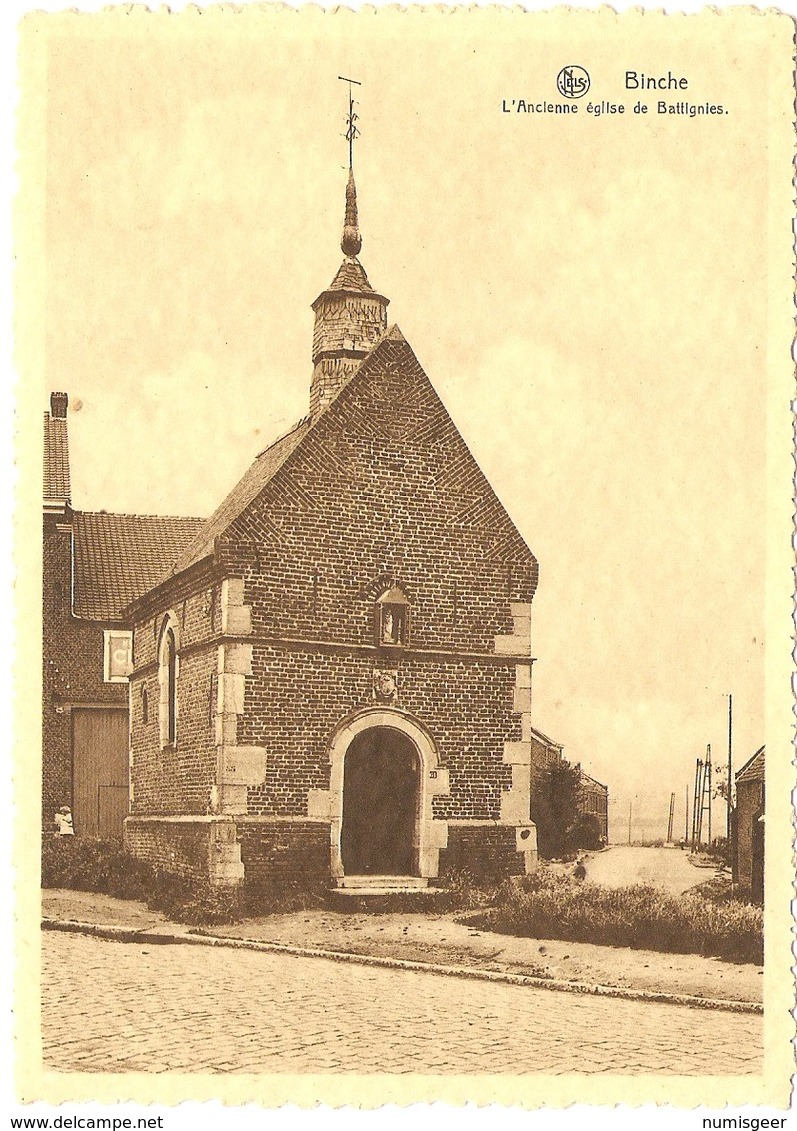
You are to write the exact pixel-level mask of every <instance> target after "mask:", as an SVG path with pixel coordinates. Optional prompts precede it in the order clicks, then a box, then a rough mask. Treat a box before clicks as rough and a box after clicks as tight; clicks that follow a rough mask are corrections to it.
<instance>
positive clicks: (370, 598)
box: [132, 339, 537, 875]
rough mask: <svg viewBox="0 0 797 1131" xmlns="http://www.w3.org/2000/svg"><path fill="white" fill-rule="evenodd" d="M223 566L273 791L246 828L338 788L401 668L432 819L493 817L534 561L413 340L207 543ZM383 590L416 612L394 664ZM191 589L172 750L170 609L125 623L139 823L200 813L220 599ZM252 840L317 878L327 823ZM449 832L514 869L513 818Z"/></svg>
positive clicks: (504, 772) (248, 716)
mask: <svg viewBox="0 0 797 1131" xmlns="http://www.w3.org/2000/svg"><path fill="white" fill-rule="evenodd" d="M214 568H215V570H216V576H218V577H219V578H220V577H221V576H226V577H231V578H239V579H242V580H243V582H244V588H243V600H244V603H245V604H246V605H247V606H248V607H249V608H251V627H252V632H251V636H246V637H245V639H246V640H247V641H248V642H251V644H252V648H253V650H252V667H251V674H249V673H248V672H247V673H246V675H245V688H244V704H243V713H242V714H241V713H239V714H238V717H237V721H236V734H235V739H234V741H235V742H236V743H237V744H238V745H240V746H241V747H243V748H250V749H251V748H257V749H260V750H263V751H265V765H266V770H265V774H266V780H265V783H264V784H261V785H249V787H248V790H247V791H246V792H247V801H246V806H247V813H248V815H249V816H262V817H292V818H302V817H306V816H307V814H308V793H309V791H311V790H325V789H329V784H330V783H329V763H328V748H329V741H330V737H331V735H332V732H333V731H334V729H335V727H336V726H338V725H339V723H340V722H341V720H342V719H344V718H345V717H346V716H347V715H349V714H350V713H351V712H353V711H355V710H356V709H358V708H362V707H367V706H372V705H374V689H373V676H374V669H375V668H377V667H378V668H385V667H387V668H390V669H392V670H398V686H399V693H398V701H397V703H396V704H395V705H397V706H399V707H400V708H401V709H402V710H404V711H406V712H408V713H410V714H412V715H413V716H414V717H416V718H417V719H418V721H419V722H420V723H421V724H422V726H424V727H425V728H426V729H427V730H428V732H429V733H430V734H431V735H432V737H433V740H434V743H435V745H436V747H437V750H438V753H439V755H440V759H441V763H442V765H444V766H445V767H447V769H448V771H449V786H450V792H449V793H448V794H446V795H440V796H435V798H434V803H433V804H434V817H435V818H436V819H438V820H445V819H458V820H473V819H476V820H494V821H497V820H499V818H500V816H501V802H502V794H504V793H505V791H507V790H509V788H510V786H512V782H513V779H512V767H511V766H510V765H508V764H505V762H504V753H505V750H504V744H505V743H506V742H518V741H519V740H520V739H521V737H522V736H521V723H520V717H519V715H518V714H516V713H515V709H514V708H515V696H516V694H517V688H516V667H515V664H514V663H513V662H512V660H511V659H510V658H504V657H503V656H499V657H498V658H496V653H495V648H496V637H503V638H505V639H506V638H508V637H511V636H512V634H513V630H514V627H515V622H514V620H513V616H512V607H511V602H529V601H531V599H532V597H533V594H534V590H535V588H536V584H537V563H536V561H535V559H534V557H533V555H532V554H531V553H530V551H529V550H528V549H527V547H526V546H525V544H524V543H523V541H522V539H521V538H520V535H519V534H518V532H517V530H516V529H515V527H514V526H513V524H512V522H511V521H510V519H509V518H508V516H507V515H506V513H505V512H504V510H503V508H502V507H501V505H500V503H499V502H498V500H497V499H496V497H495V495H494V493H493V492H492V490H491V488H490V487H489V485H488V484H487V482H486V480H485V479H484V477H483V476H482V474H481V472H480V470H479V469H478V467H477V466H476V464H475V462H474V461H473V459H472V457H471V456H470V454H469V453H468V451H467V448H466V447H465V444H464V442H463V441H462V439H461V438H460V436H459V434H458V433H457V431H456V429H455V428H454V426H453V424H452V422H451V420H450V419H449V417H448V415H447V413H446V412H445V410H444V408H443V406H442V404H441V403H440V401H439V399H438V398H437V396H436V394H435V392H434V390H433V389H432V387H431V385H430V384H429V382H428V379H427V378H426V377H425V375H424V374H423V372H422V371H421V369H420V367H419V366H418V364H417V362H416V360H415V358H414V356H413V354H412V352H411V351H410V350H409V347H407V346H406V343H403V341H393V340H391V339H386V340H385V341H383V343H382V344H381V345H380V346H379V347H378V349H377V350H375V351H374V353H373V354H372V355H371V357H370V358H369V359H368V360H367V361H366V362H365V364H364V365H363V367H362V368H361V370H360V371H359V373H358V375H357V376H356V377H355V378H354V379H353V380H352V382H351V383H350V384H349V385H348V386H347V387H346V388H345V389H344V390H343V391H342V392H341V394H340V395H339V397H338V398H337V399H336V401H335V402H334V403H333V404H332V405H331V406H330V408H329V409H328V410H327V411H326V412H325V413H324V414H323V415H322V416H321V417H320V418H319V420H318V421H317V423H316V425H315V426H314V428H313V430H312V431H311V433H310V434H309V436H308V438H307V439H306V440H305V442H304V443H303V444H302V445H300V447H299V448H298V449H297V450H296V451H294V452H293V453H292V455H291V456H289V457H288V460H287V461H286V464H285V465H284V466H283V468H282V470H281V471H280V472H278V473H277V474H276V476H275V477H274V478H273V479H272V481H271V483H270V484H269V485H268V486H267V487H266V488H265V489H264V490H263V491H262V492H261V493H260V495H259V496H257V497H256V499H255V500H254V501H253V502H252V503H251V504H250V505H249V506H248V507H247V509H246V510H245V511H244V513H243V514H242V515H240V516H239V517H238V518H237V519H236V520H235V521H234V522H233V523H232V524H231V526H230V527H229V528H228V529H227V531H226V533H225V534H223V535H222V536H220V538H219V539H218V540H217V543H216V558H215V566H214ZM394 583H399V584H400V585H401V586H402V588H403V590H404V592H405V593H406V596H407V598H408V600H409V602H410V606H411V632H410V640H409V643H408V646H407V647H406V648H405V649H404V650H401V651H399V652H392V653H390V654H386V653H385V652H384V651H383V650H380V649H378V648H377V647H376V644H375V640H374V607H375V601H376V599H377V598H378V597H379V596H380V595H381V594H382V593H383V592H384V591H385V590H386V589H388V588H390V587H391V586H392V585H393V584H394ZM189 584H190V579H189V577H188V575H187V576H186V577H185V578H182V579H181V578H176V579H175V581H174V583H173V584H172V586H171V589H170V593H171V595H170V596H169V601H170V602H171V611H172V616H173V618H174V619H175V621H176V629H177V632H178V637H179V651H180V667H179V677H178V700H179V717H178V722H177V733H178V737H177V743H176V747H175V749H173V750H171V749H166V750H162V749H161V748H160V744H159V741H158V739H159V728H158V720H157V713H158V702H159V697H160V696H159V685H158V669H157V647H158V640H159V638H160V633H161V631H162V628H163V617H164V615H165V612H166V609H165V607H161V608H160V609H159V610H158V612H157V615H153V614H148V616H147V617H144V618H142V619H141V621H140V623H137V624H136V626H135V642H134V660H135V669H136V670H135V675H134V677H133V681H132V682H133V702H134V710H133V721H132V761H133V782H134V795H133V812H175V813H176V812H186V813H190V812H194V813H200V812H203V811H204V810H205V807H206V806H207V799H208V793H209V788H210V784H211V782H212V780H213V774H214V768H215V751H214V736H213V731H212V728H211V724H210V711H209V694H210V684H209V681H210V678H211V675H212V673H213V671H214V670H215V668H216V664H217V651H216V649H217V644H218V643H219V641H220V640H221V639H222V638H221V636H220V633H221V624H220V608H219V600H220V588H219V586H218V584H217V586H216V587H214V586H213V585H212V584H210V583H208V582H207V580H205V581H197V582H196V583H195V587H194V589H193V591H192V590H190V588H188V586H189ZM180 586H183V589H182V590H180ZM178 593H179V599H178ZM519 639H520V638H519ZM521 646H522V640H521V641H520V644H519V647H521ZM144 682H146V684H147V686H148V691H149V710H150V721H149V723H148V724H147V725H146V726H144V724H143V722H142V721H141V717H140V715H141V689H142V685H143V683H144ZM225 741H227V740H225ZM526 816H527V815H526ZM237 819H239V818H237ZM521 819H522V818H521ZM256 827H257V825H256V823H255V824H254V825H252V826H251V827H249V826H246V825H245V824H242V828H245V829H246V831H245V832H242V834H241V835H242V841H241V843H242V859H243V861H244V864H245V866H246V864H247V860H248V862H249V864H250V865H251V866H252V868H254V870H255V871H256V872H257V873H258V874H263V875H264V874H266V873H268V872H273V873H275V874H276V873H278V872H279V871H280V869H281V868H282V867H283V863H282V862H284V863H285V867H286V868H287V867H288V862H289V861H290V859H291V854H292V853H293V854H294V856H295V866H296V867H299V868H301V867H302V866H303V865H302V863H301V861H302V859H303V858H304V857H305V856H307V858H308V859H309V860H310V861H311V863H310V865H308V867H310V869H311V871H312V870H314V869H315V868H316V866H318V867H319V868H320V867H321V866H322V864H321V861H322V860H323V868H324V871H325V873H326V874H328V870H329V839H328V827H327V835H326V838H325V839H324V843H323V846H322V837H323V834H322V832H320V831H319V828H321V829H323V828H324V826H318V825H312V824H309V825H308V826H307V827H306V828H305V826H304V825H302V824H296V823H294V822H285V823H284V825H283V824H280V825H273V826H267V825H266V824H265V823H262V824H261V825H260V826H259V830H258V831H257V833H255V832H254V831H253V830H254V829H255V828H256ZM288 829H290V830H291V831H286V830H288ZM456 836H457V837H459V838H460V840H459V841H457V842H456V844H454V845H453V846H452V847H451V848H450V849H449V853H453V854H454V855H456V854H457V853H459V854H460V855H462V853H465V854H466V855H467V853H468V852H469V851H470V849H467V847H461V845H472V846H476V845H482V848H478V849H477V848H476V847H474V848H473V852H474V853H476V855H478V853H479V852H481V851H482V850H484V851H487V852H488V857H489V859H490V860H497V859H498V858H499V856H500V857H501V858H502V859H503V860H504V864H505V865H506V866H505V867H503V865H502V870H503V871H506V870H507V869H508V870H510V871H511V870H518V869H519V868H521V867H522V855H521V854H520V853H519V851H518V850H517V846H516V844H515V839H514V837H515V832H514V828H513V827H511V825H508V826H504V828H503V829H502V830H500V831H498V832H492V833H483V832H478V833H476V832H474V833H469V834H459V833H457V834H456ZM463 838H464V839H463ZM457 844H459V845H460V847H457ZM291 845H293V848H291ZM485 845H486V846H487V847H486V848H485V847H484V846H485ZM322 847H323V850H322ZM502 854H504V855H503V856H502ZM490 866H491V867H492V865H490ZM496 866H497V865H496Z"/></svg>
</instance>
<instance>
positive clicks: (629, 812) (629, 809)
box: [628, 801, 633, 844]
mask: <svg viewBox="0 0 797 1131" xmlns="http://www.w3.org/2000/svg"><path fill="white" fill-rule="evenodd" d="M632 805H633V802H632V801H629V802H628V843H629V844H630V843H631V806H632Z"/></svg>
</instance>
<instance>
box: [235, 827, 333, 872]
mask: <svg viewBox="0 0 797 1131" xmlns="http://www.w3.org/2000/svg"><path fill="white" fill-rule="evenodd" d="M236 824H237V826H238V839H239V841H240V844H241V860H242V862H243V865H244V868H245V881H244V882H245V884H246V886H247V887H248V888H258V887H262V888H268V887H279V886H283V885H287V884H294V883H296V884H300V885H303V886H307V887H311V886H316V885H324V884H328V883H329V825H328V824H326V823H322V822H311V821H280V822H276V823H273V824H272V823H266V822H260V821H247V820H246V818H240V819H239V820H237V821H236Z"/></svg>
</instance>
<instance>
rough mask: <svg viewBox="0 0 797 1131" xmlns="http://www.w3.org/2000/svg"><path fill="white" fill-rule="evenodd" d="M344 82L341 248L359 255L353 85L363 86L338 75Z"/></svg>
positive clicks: (355, 116)
mask: <svg viewBox="0 0 797 1131" xmlns="http://www.w3.org/2000/svg"><path fill="white" fill-rule="evenodd" d="M338 78H339V79H341V81H342V82H347V83H348V84H349V113H348V116H347V118H346V134H345V137H346V140H347V141H348V143H349V179H348V182H347V184H346V215H345V217H344V220H343V239H342V240H341V241H340V248H341V251H342V252H343V254H344V255H352V256H354V255H359V254H360V250H361V248H362V246H363V241H362V237H361V235H360V228H359V224H358V219H357V186H356V185H355V183H354V139H355V138H356V137H359V135H360V131H359V130H358V129H357V126H356V124H355V123H356V122H357V115H356V114H355V113H354V98H353V96H352V85H354V86H361V85H362V84H361V83H360V82H359V81H358V80H357V79H348V78H345V77H344V76H343V75H338Z"/></svg>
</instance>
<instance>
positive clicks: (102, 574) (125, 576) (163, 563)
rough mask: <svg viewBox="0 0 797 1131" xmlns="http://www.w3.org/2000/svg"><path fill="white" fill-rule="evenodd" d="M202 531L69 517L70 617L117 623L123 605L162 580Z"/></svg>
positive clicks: (155, 518) (137, 520)
mask: <svg viewBox="0 0 797 1131" xmlns="http://www.w3.org/2000/svg"><path fill="white" fill-rule="evenodd" d="M202 526H203V520H202V519H201V518H172V517H167V516H164V515H140V514H108V513H107V512H105V511H99V512H92V511H75V513H74V539H75V542H74V546H75V592H74V613H75V615H76V616H78V617H85V618H86V619H88V620H101V621H106V620H111V621H112V620H120V619H121V616H122V609H124V608H125V606H126V605H128V604H129V603H130V602H131V601H133V600H134V599H135V598H136V597H140V596H141V595H142V594H143V593H146V592H147V591H148V590H149V589H151V588H152V587H153V586H154V585H156V584H157V583H158V582H159V581H162V580H163V577H164V575H165V574H167V573H169V571H170V569H171V566H172V563H173V562H174V560H175V558H176V557H178V556H179V555H180V554H181V553H182V552H183V550H184V549H185V547H186V546H187V545H188V543H189V542H190V541H191V540H192V538H194V537H195V536H196V534H197V531H198V530H200V529H201V528H202Z"/></svg>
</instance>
